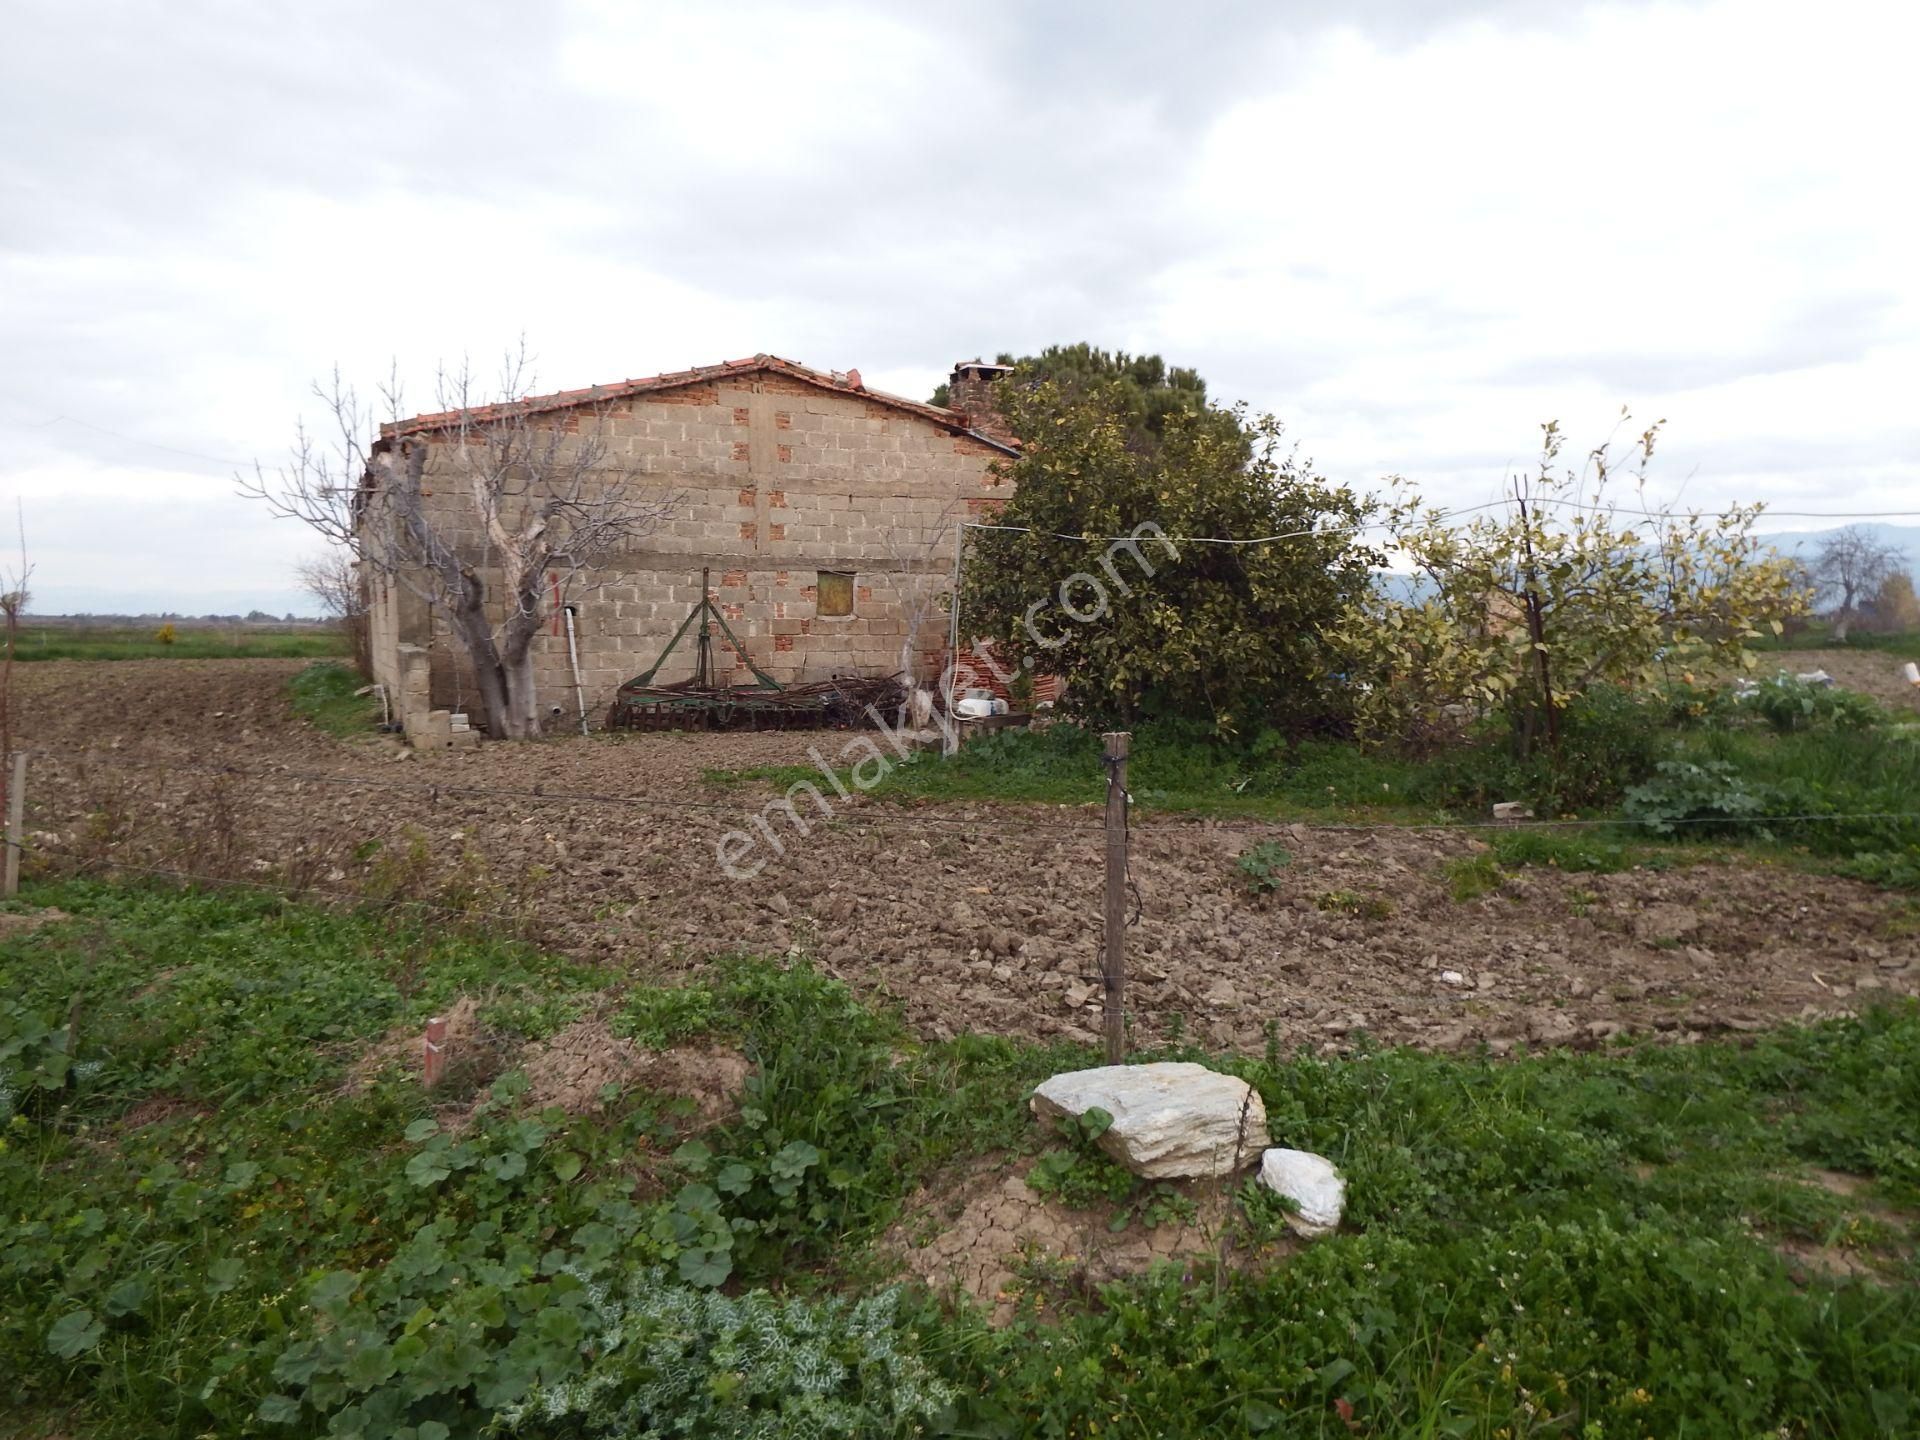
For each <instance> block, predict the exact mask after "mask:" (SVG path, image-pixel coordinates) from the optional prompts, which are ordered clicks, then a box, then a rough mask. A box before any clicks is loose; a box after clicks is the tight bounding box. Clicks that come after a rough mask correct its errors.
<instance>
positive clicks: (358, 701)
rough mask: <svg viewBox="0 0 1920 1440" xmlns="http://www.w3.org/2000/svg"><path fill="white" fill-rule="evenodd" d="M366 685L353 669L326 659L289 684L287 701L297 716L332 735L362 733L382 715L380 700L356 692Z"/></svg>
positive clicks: (308, 668) (301, 673) (300, 674)
mask: <svg viewBox="0 0 1920 1440" xmlns="http://www.w3.org/2000/svg"><path fill="white" fill-rule="evenodd" d="M365 685H366V682H365V681H364V680H362V679H361V678H360V676H359V675H358V674H357V673H356V672H355V671H354V670H353V668H352V667H351V666H347V665H342V664H340V663H339V662H338V661H334V660H322V661H320V662H318V663H317V664H313V665H309V666H307V668H306V669H304V670H302V671H301V672H300V673H299V674H298V675H295V676H294V677H293V678H292V679H291V680H289V681H287V700H288V703H290V704H291V705H292V706H293V710H294V713H295V714H296V715H299V716H300V717H302V718H303V719H305V720H307V721H309V722H311V723H312V724H313V725H315V726H316V727H318V728H319V729H321V730H324V731H326V732H327V733H328V734H329V735H356V734H362V733H364V732H366V731H368V730H370V729H372V728H373V725H374V722H375V720H376V719H377V718H378V717H379V714H380V702H379V701H378V700H375V699H374V698H373V697H372V696H371V695H358V694H356V693H355V692H356V691H358V690H361V689H364V688H365Z"/></svg>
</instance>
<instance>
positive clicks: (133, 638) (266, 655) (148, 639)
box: [14, 623, 347, 660]
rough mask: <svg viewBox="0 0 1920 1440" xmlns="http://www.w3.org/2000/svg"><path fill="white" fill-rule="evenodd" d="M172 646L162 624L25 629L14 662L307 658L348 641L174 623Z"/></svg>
mask: <svg viewBox="0 0 1920 1440" xmlns="http://www.w3.org/2000/svg"><path fill="white" fill-rule="evenodd" d="M171 628H172V631H173V635H174V638H173V640H172V641H171V642H168V641H163V640H161V639H159V638H158V636H159V635H160V634H161V633H162V626H161V624H160V623H156V624H155V625H153V626H152V627H150V628H148V627H140V626H107V625H102V626H92V625H25V626H22V627H21V630H20V643H19V648H18V649H17V650H16V651H15V653H14V659H16V660H159V659H172V660H234V659H246V660H306V659H318V658H321V657H324V656H333V655H345V654H346V653H347V641H346V637H345V636H343V635H341V634H340V633H339V632H338V631H337V630H335V629H332V628H324V629H323V628H320V627H317V626H301V627H299V628H297V629H293V628H276V627H274V626H271V625H257V626H256V625H223V626H217V627H216V626H198V625H193V626H189V625H178V626H174V627H171Z"/></svg>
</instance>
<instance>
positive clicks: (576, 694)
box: [560, 605, 587, 735]
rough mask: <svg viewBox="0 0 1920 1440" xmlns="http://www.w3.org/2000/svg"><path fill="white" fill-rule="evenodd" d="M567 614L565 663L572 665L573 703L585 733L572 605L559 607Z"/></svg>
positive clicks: (584, 696) (584, 697) (584, 700)
mask: <svg viewBox="0 0 1920 1440" xmlns="http://www.w3.org/2000/svg"><path fill="white" fill-rule="evenodd" d="M560 608H561V609H562V610H564V611H565V612H566V616H567V663H568V664H569V665H571V666H572V667H573V703H574V704H575V705H576V706H578V707H579V710H580V733H581V734H582V735H584V734H586V733H587V692H586V691H585V690H583V689H581V688H580V650H579V647H578V646H577V645H575V644H574V640H573V606H571V605H563V606H561V607H560Z"/></svg>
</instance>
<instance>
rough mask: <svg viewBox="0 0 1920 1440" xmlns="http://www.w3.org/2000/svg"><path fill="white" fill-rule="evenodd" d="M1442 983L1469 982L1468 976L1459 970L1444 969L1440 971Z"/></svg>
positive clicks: (1456, 983)
mask: <svg viewBox="0 0 1920 1440" xmlns="http://www.w3.org/2000/svg"><path fill="white" fill-rule="evenodd" d="M1440 983H1441V984H1442V985H1464V984H1466V983H1467V977H1466V976H1464V975H1462V974H1461V973H1460V972H1459V971H1458V970H1442V971H1441V972H1440Z"/></svg>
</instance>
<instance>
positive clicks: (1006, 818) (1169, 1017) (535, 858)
mask: <svg viewBox="0 0 1920 1440" xmlns="http://www.w3.org/2000/svg"><path fill="white" fill-rule="evenodd" d="M1825 653H1826V652H1812V654H1814V655H1824V654H1825ZM1779 658H1780V659H1781V660H1782V662H1783V663H1787V664H1790V665H1799V664H1800V663H1801V661H1802V660H1803V659H1806V658H1809V657H1802V656H1798V655H1786V656H1781V657H1779ZM1846 658H1848V659H1855V660H1858V659H1862V658H1865V657H1861V656H1858V655H1851V656H1847V657H1846ZM1877 660H1878V657H1873V661H1874V662H1877ZM300 668H301V662H299V661H272V660H212V661H191V660H153V661H122V662H114V663H92V664H87V663H80V662H47V663H42V664H36V665H32V666H26V667H22V668H21V670H20V671H19V672H16V684H17V686H18V687H19V691H20V704H21V710H22V713H23V729H24V732H25V734H26V735H27V736H28V737H29V743H30V744H31V745H32V746H33V747H34V748H35V749H36V751H44V752H48V753H45V754H36V756H35V759H34V761H33V769H32V772H31V776H30V779H29V782H28V810H29V819H28V828H29V830H30V832H32V833H33V837H34V838H33V844H34V846H35V847H36V848H37V849H38V850H40V851H44V852H45V853H46V854H47V855H49V856H51V857H54V863H59V857H63V856H64V857H68V858H70V859H71V858H77V857H86V858H99V857H101V856H110V857H112V858H114V859H115V860H116V861H117V862H118V863H121V864H123V865H145V866H148V867H152V868H156V869H166V870H178V871H189V872H192V873H198V874H211V875H217V876H219V877H221V878H226V879H238V880H242V881H250V882H252V883H259V884H267V885H280V884H286V883H289V882H292V883H296V884H298V885H301V886H305V887H312V888H315V889H317V890H319V891H321V892H323V893H335V894H343V895H344V894H351V893H356V892H357V891H358V890H359V889H360V888H362V887H365V886H368V885H374V886H376V887H378V888H380V889H382V891H383V893H386V894H388V895H394V894H400V895H405V896H408V897H410V898H412V899H415V900H425V901H427V902H430V903H433V904H444V905H447V906H449V907H450V908H451V909H453V910H454V911H455V912H457V913H458V914H459V915H460V916H464V917H466V918H469V919H473V920H477V921H479V922H480V923H484V924H488V925H495V926H505V925H522V924H527V925H531V926H533V927H535V928H536V929H537V931H538V933H539V934H540V935H541V937H542V939H543V940H544V941H545V942H546V943H549V944H551V945H555V946H557V947H559V948H561V949H563V950H565V951H567V952H568V953H570V954H573V955H576V956H578V957H580V958H582V959H585V960H589V961H594V962H599V963H604V964H606V965H608V966H609V967H613V968H615V969H617V970H618V971H619V972H620V973H621V974H622V975H631V976H636V977H647V978H653V979H659V978H671V977H673V976H676V975H683V974H686V973H689V972H691V971H694V970H696V969H697V968H698V967H699V966H700V965H701V964H702V963H703V962H704V961H705V960H706V959H707V958H708V957H710V956H712V955H714V954H717V953H721V952H725V951H731V950H742V949H745V950H751V951H755V952H759V953H772V954H796V955H797V954H810V955H813V956H815V957H817V958H818V960H819V961H820V962H821V963H822V964H823V965H824V967H825V968H826V969H828V970H829V971H831V972H832V973H834V974H836V975H839V976H841V977H843V978H845V979H846V980H847V981H848V982H849V983H851V984H852V985H853V986H855V987H856V988H857V989H858V990H860V991H862V992H864V993H868V994H871V995H874V996H876V997H883V998H890V999H891V1000H892V1001H894V1002H895V1003H896V1004H897V1005H898V1007H899V1008H900V1010H901V1012H902V1013H903V1014H904V1015H905V1017H906V1018H907V1020H908V1021H909V1023H910V1024H912V1025H913V1026H914V1027H915V1028H916V1029H917V1030H919V1031H920V1032H921V1033H923V1034H926V1035H931V1036H942V1037H944V1036H948V1035H952V1034H955V1033H958V1032H960V1031H966V1030H973V1031H985V1032H993V1033H1000V1034H1007V1035H1017V1036H1029V1037H1067V1038H1071V1039H1074V1040H1079V1041H1088V1042H1091V1041H1092V1040H1093V1039H1094V1038H1095V1037H1096V1035H1097V1033H1098V1031H1099V1028H1100V1000H1099V993H1100V992H1099V988H1098V985H1097V984H1096V982H1095V977H1096V974H1097V970H1098V960H1097V952H1098V945H1099V937H1100V905H1101V900H1100V892H1101V873H1102V871H1101V819H1100V815H1099V813H1098V812H1097V810H1095V809H1094V808H1093V807H1063V806H1037V805H1021V806H1014V805H988V804H963V805H941V806H902V805H896V804H890V803H884V802H872V801H868V800H866V799H865V798H864V797H860V796H857V795H856V796H854V797H853V798H851V799H849V800H845V801H843V800H840V799H839V798H838V797H836V796H834V795H833V794H832V792H831V790H830V789H829V788H828V786H827V785H826V783H825V780H824V778H823V780H822V785H821V788H822V790H823V791H825V792H826V794H827V798H828V799H829V801H830V802H831V804H832V806H833V809H834V818H833V819H832V821H831V822H830V823H820V822H819V821H817V820H814V819H813V816H814V812H813V810H812V808H811V806H812V802H811V801H810V800H808V799H807V798H806V797H805V796H804V795H803V796H802V797H801V801H800V810H801V813H802V814H803V815H805V816H806V817H807V818H808V819H809V820H810V821H812V822H813V823H811V825H810V829H809V832H808V833H807V834H805V835H804V836H803V835H801V834H800V833H798V832H797V831H795V830H794V829H793V828H792V825H791V822H790V821H789V819H788V817H787V816H786V815H785V814H784V813H783V812H779V811H774V812H771V813H769V814H767V815H766V817H765V818H766V819H767V822H768V824H769V825H770V826H771V827H772V829H773V830H774V832H775V833H776V834H777V835H779V836H780V837H782V849H783V851H784V853H783V854H780V855H777V856H774V855H771V853H770V851H769V850H768V848H767V847H766V845H765V844H764V843H762V844H761V845H760V847H759V849H758V850H757V851H756V855H757V856H759V857H765V858H768V859H769V861H770V863H768V864H767V865H766V868H765V869H764V870H763V871H761V873H759V875H758V876H757V877H756V878H754V879H751V880H733V879H729V878H727V876H726V875H725V874H724V873H723V872H722V869H721V867H720V865H719V863H718V862H717V860H716V845H717V843H718V842H719V841H720V839H721V837H722V836H724V835H725V834H726V833H727V832H729V831H742V832H746V833H748V834H753V833H756V832H754V830H753V828H752V822H753V819H754V817H755V816H758V815H761V813H762V811H763V809H764V807H766V806H768V805H769V804H770V803H771V802H774V801H776V800H777V799H778V798H779V797H778V795H777V793H776V792H775V791H774V790H773V789H772V788H770V787H766V786H760V787H753V786H739V787H732V788H729V787H727V786H724V785H717V784H709V783H706V782H704V781H703V780H702V778H701V777H702V772H703V771H705V770H708V769H710V768H715V769H740V768H745V767H748V766H754V765H765V764H778V763H806V762H807V759H808V752H809V750H810V749H816V748H817V750H818V751H819V752H820V753H821V754H823V755H826V756H829V757H834V756H838V755H839V754H840V753H841V751H842V749H843V747H845V746H846V745H847V744H848V743H849V741H850V740H851V739H852V738H853V737H852V736H851V735H849V734H847V733H835V732H787V733H775V734H762V735H752V734H745V735H734V734H719V735H704V734H703V735H694V734H657V735H633V736H621V737H606V736H595V737H593V738H591V739H582V738H579V737H574V738H569V739H556V740H551V741H547V742H542V743H539V744H530V745H519V746H511V745H482V746H479V747H477V748H475V749H471V750H464V751H450V752H443V753H440V754H437V755H421V756H409V757H408V758H397V757H400V756H402V755H403V754H405V753H406V752H402V751H400V750H398V749H397V748H396V747H395V746H393V745H391V744H389V743H386V742H382V741H379V740H376V739H373V738H358V739H354V740H351V741H340V740H336V739H333V738H331V737H328V736H326V735H324V734H321V733H319V732H317V731H315V730H313V729H312V728H311V727H308V726H306V725H304V724H303V723H301V722H300V721H299V720H297V719H296V718H295V717H294V716H293V715H292V714H291V713H290V711H289V710H288V708H287V705H286V701H285V698H284V686H285V682H286V680H287V679H288V678H289V677H290V676H291V675H292V674H294V673H295V672H296V671H298V670H299V669H300ZM1828 668H1829V669H1830V670H1833V667H1832V666H1831V665H1829V666H1828ZM1834 673H1835V674H1838V673H1839V672H1838V671H1837V670H1834ZM221 767H234V768H235V769H236V770H237V771H239V772H244V773H236V774H230V775H225V776H223V775H220V774H216V773H213V772H214V771H217V770H219V769H220V768H221ZM536 788H537V789H538V790H539V791H540V792H541V793H539V794H531V793H507V792H510V791H512V792H531V791H533V790H535V789H536ZM583 797H584V798H583ZM1262 839H1278V840H1280V841H1281V843H1283V844H1284V845H1285V846H1286V847H1287V848H1288V849H1289V850H1290V851H1291V852H1292V853H1293V857H1294V859H1293V863H1292V864H1291V865H1290V866H1288V867H1287V868H1286V869H1285V870H1283V871H1282V872H1280V881H1281V884H1280V888H1279V890H1278V891H1277V892H1276V893H1275V894H1273V895H1271V896H1268V897H1265V898H1263V899H1261V900H1258V901H1255V900H1252V899H1250V898H1249V897H1248V896H1247V895H1246V894H1245V892H1244V889H1243V887H1242V885H1241V884H1240V879H1239V876H1238V875H1237V874H1236V872H1235V869H1234V859H1235V857H1236V856H1238V855H1239V854H1240V853H1241V852H1242V851H1244V850H1245V849H1246V848H1247V847H1248V846H1249V845H1251V844H1253V843H1255V842H1256V841H1258V840H1262ZM370 841H379V842H381V845H380V847H379V848H378V849H377V850H376V851H373V852H372V853H370V851H369V845H368V843H367V842H370ZM1133 842H1134V844H1133V865H1132V877H1133V880H1134V882H1135V883H1136V885H1137V887H1138V890H1139V899H1140V916H1139V920H1138V923H1137V924H1136V925H1135V926H1133V927H1132V928H1131V929H1130V930H1129V932H1128V940H1127V954H1128V963H1129V983H1128V1006H1129V1010H1130V1012H1131V1014H1132V1018H1133V1020H1134V1022H1135V1025H1136V1027H1137V1033H1138V1034H1139V1035H1140V1036H1141V1038H1142V1039H1149V1038H1153V1037H1166V1036H1170V1035H1173V1034H1185V1035H1187V1036H1190V1037H1193V1038H1196V1039H1198V1040H1200V1041H1202V1042H1204V1043H1206V1044H1209V1045H1212V1046H1218V1047H1231V1048H1239V1049H1249V1048H1258V1047H1259V1046H1261V1045H1262V1044H1263V1043H1265V1039H1266V1037H1267V1036H1268V1034H1269V1033H1271V1035H1272V1036H1273V1038H1274V1039H1275V1040H1276V1041H1277V1042H1278V1043H1279V1044H1280V1045H1281V1046H1282V1047H1283V1048H1286V1049H1292V1048H1295V1047H1302V1046H1304V1047H1309V1048H1314V1049H1320V1050H1325V1051H1338V1050H1341V1049H1344V1048H1346V1047H1348V1046H1350V1045H1352V1044H1354V1043H1355V1042H1356V1041H1357V1040H1358V1039H1359V1037H1360V1035H1361V1034H1362V1032H1365V1033H1366V1034H1367V1035H1370V1036H1372V1037H1374V1038H1376V1039H1379V1040H1382V1041H1387V1042H1395V1043H1402V1042H1404V1043H1411V1044H1416V1045H1423V1046H1429V1047H1435V1048H1453V1047H1459V1046H1466V1045H1472V1044H1477V1043H1480V1042H1483V1041H1484V1042H1487V1043H1489V1044H1490V1045H1492V1046H1493V1047H1494V1048H1495V1049H1496V1050H1504V1049H1508V1048H1511V1047H1513V1046H1515V1045H1518V1044H1522V1043H1524V1044H1528V1045H1532V1046H1540V1045H1551V1044H1572V1045H1588V1044H1593V1043H1597V1042H1598V1041H1600V1040H1603V1039H1605V1038H1606V1037H1608V1036H1610V1035H1613V1034H1617V1033H1620V1032H1623V1031H1630V1032H1660V1033H1664V1034H1667V1035H1669V1036H1671V1037H1673V1038H1675V1039H1679V1040H1686V1039H1690V1038H1698V1037H1699V1036H1701V1035H1705V1034H1709V1033H1712V1032H1716V1031H1727V1030H1733V1031H1745V1030H1754V1029H1759V1028H1762V1027H1764V1026H1766V1025H1768V1024H1770V1023H1773V1022H1775V1021H1777V1020H1780V1019H1782V1018H1792V1017H1800V1016H1812V1015H1819V1014H1828V1013H1834V1012H1838V1011H1845V1010H1847V1009H1848V1008H1850V1007H1852V1006H1854V1005H1856V1004H1859V1003H1861V1002H1862V1001H1864V1000H1867V999H1870V998H1873V997H1875V996H1878V995H1885V994H1915V993H1920V933H1917V932H1920V926H1916V925H1915V923H1914V917H1913V914H1912V910H1911V903H1910V901H1909V900H1908V899H1906V898H1904V897H1901V896H1899V895H1896V894H1891V893H1888V892H1885V891H1879V890H1875V889H1873V888H1872V887H1869V886H1866V885H1863V884H1858V883H1855V882H1851V881H1845V880H1840V879H1835V878H1828V877H1821V876H1816V875H1809V874H1803V873H1799V872H1797V871H1794V870H1791V869H1788V868H1784V867H1779V866H1772V865H1764V864H1759V863H1756V862H1751V861H1742V862H1739V863H1702V864H1698V865H1693V866H1689V867H1686V868H1681V869H1675V870H1671V871H1667V872H1664V873H1655V872H1650V871H1644V870H1636V871H1631V872H1628V873H1625V874H1620V875H1564V874H1561V873H1559V872H1557V871H1553V870H1527V871H1524V872H1521V873H1520V874H1519V875H1517V876H1516V877H1514V878H1512V879H1510V880H1509V881H1508V882H1507V884H1506V885H1505V886H1504V887H1503V888H1502V889H1501V890H1500V891H1499V892H1497V893H1495V894H1493V895H1490V896H1487V897H1485V898H1483V899H1479V900H1474V901H1469V902H1465V903H1461V902H1456V901H1454V900H1453V899H1452V898H1451V897H1450V894H1449V891H1448V887H1447V884H1446V880H1445V877H1444V875H1443V867H1444V865H1445V864H1446V863H1447V862H1448V861H1449V860H1452V859H1455V858H1458V857H1460V856H1464V855H1468V854H1470V853H1472V852H1473V851H1475V849H1476V848H1477V847H1478V846H1479V845H1480V843H1481V842H1480V841H1478V840H1477V839H1476V838H1475V836H1474V834H1473V832H1460V831H1453V832H1444V831H1442V832H1435V831H1416V830H1404V829H1401V830H1394V829H1381V830H1364V829H1358V830H1356V829H1340V828H1336V827H1324V826H1303V825H1276V824H1273V823H1268V822H1256V821H1209V820H1199V819H1187V818H1180V817H1147V818H1143V819H1141V820H1139V821H1138V822H1137V823H1136V825H1135V827H1134V831H1133ZM1355 900H1359V901H1362V902H1376V901H1377V902H1381V903H1379V904H1377V905H1375V904H1370V903H1369V904H1363V905H1362V906H1361V907H1360V908H1362V909H1363V911H1364V912H1365V913H1362V914H1358V915H1356V914H1350V913H1345V911H1344V910H1343V908H1342V907H1343V905H1350V904H1351V903H1352V902H1353V901H1355ZM1382 911H1384V912H1385V913H1378V912H1382ZM437 918H442V919H444V918H445V917H437ZM1276 1138H1278V1139H1280V1140H1282V1141H1283V1140H1284V1137H1276Z"/></svg>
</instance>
